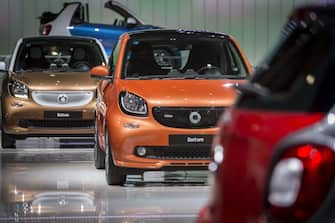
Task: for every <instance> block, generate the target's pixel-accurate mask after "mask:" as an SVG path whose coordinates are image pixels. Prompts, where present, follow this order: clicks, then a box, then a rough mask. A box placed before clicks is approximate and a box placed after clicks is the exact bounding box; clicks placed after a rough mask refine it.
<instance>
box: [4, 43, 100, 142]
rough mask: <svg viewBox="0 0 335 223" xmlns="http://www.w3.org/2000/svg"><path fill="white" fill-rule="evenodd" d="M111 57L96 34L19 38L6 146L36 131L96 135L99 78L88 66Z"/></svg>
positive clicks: (7, 99)
mask: <svg viewBox="0 0 335 223" xmlns="http://www.w3.org/2000/svg"><path fill="white" fill-rule="evenodd" d="M106 61H107V56H106V54H105V52H104V50H103V47H102V45H101V43H100V42H99V41H98V40H96V39H92V38H77V37H32V38H24V39H21V40H19V41H18V43H17V46H16V48H15V49H14V53H13V56H12V59H11V61H10V64H9V69H8V75H7V77H6V78H5V80H4V81H3V92H2V97H1V103H2V138H1V142H2V147H3V148H15V142H16V139H22V138H23V139H24V138H26V137H34V136H38V137H40V136H47V137H49V136H69V135H71V136H72V135H76V136H93V135H94V126H95V122H94V121H95V104H96V88H97V81H94V80H92V79H91V78H90V74H89V70H90V69H91V68H92V67H94V66H97V65H105V64H106Z"/></svg>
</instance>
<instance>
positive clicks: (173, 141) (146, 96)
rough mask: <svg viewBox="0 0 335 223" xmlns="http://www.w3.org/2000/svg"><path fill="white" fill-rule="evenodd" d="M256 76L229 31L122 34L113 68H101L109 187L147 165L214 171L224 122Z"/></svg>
mask: <svg viewBox="0 0 335 223" xmlns="http://www.w3.org/2000/svg"><path fill="white" fill-rule="evenodd" d="M250 73H251V67H250V64H249V63H248V61H247V59H246V56H245V55H244V53H243V52H242V50H241V49H240V47H239V46H238V44H237V43H236V41H235V40H234V39H233V38H232V37H230V36H228V35H225V34H221V33H209V32H196V31H185V30H153V31H139V32H133V33H126V34H124V35H122V36H121V37H120V39H119V41H118V44H117V45H116V46H115V49H114V50H113V55H112V56H111V59H110V67H109V68H108V67H103V66H100V67H95V68H93V69H92V70H91V75H92V77H95V78H100V79H103V81H101V82H100V85H99V87H98V103H97V122H96V123H97V128H96V130H97V132H96V148H95V166H96V168H98V169H101V168H104V167H106V176H107V182H108V184H112V185H121V184H123V183H124V181H125V180H126V175H127V174H128V173H129V174H130V173H131V174H142V173H143V171H145V170H185V169H186V170H195V169H207V165H208V163H209V157H210V147H211V143H212V139H213V136H214V135H215V134H216V132H217V131H218V128H217V125H216V123H217V120H218V118H219V117H220V114H221V113H222V112H223V111H224V109H225V108H226V107H228V106H230V105H231V104H232V103H233V101H234V99H235V97H236V92H235V88H234V87H235V86H236V85H238V84H240V83H242V82H243V81H244V80H245V79H246V78H247V77H248V76H249V74H250Z"/></svg>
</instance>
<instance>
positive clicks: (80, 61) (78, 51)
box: [69, 47, 90, 71]
mask: <svg viewBox="0 0 335 223" xmlns="http://www.w3.org/2000/svg"><path fill="white" fill-rule="evenodd" d="M69 66H70V67H71V68H73V69H79V70H82V71H87V70H89V69H90V64H89V62H88V55H87V53H86V50H85V49H84V48H81V47H79V48H75V49H74V50H73V53H72V56H71V60H70V63H69Z"/></svg>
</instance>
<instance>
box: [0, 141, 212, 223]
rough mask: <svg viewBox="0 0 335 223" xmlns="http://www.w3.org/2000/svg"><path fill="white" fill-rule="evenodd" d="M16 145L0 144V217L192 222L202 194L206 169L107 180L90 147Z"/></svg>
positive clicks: (205, 192)
mask: <svg viewBox="0 0 335 223" xmlns="http://www.w3.org/2000/svg"><path fill="white" fill-rule="evenodd" d="M38 146H40V147H41V146H42V147H43V148H35V149H31V148H27V147H38ZM18 147H20V148H18V149H16V150H2V149H0V156H1V159H0V160H1V161H0V162H1V165H0V167H1V172H0V182H1V183H0V190H1V194H0V222H101V223H103V222H125V223H126V222H127V223H129V222H141V223H142V222H171V223H172V222H182V223H183V222H194V220H195V217H196V213H197V212H198V210H199V208H200V207H201V206H203V205H204V204H205V203H206V201H207V199H208V191H209V186H208V184H207V175H208V173H207V172H175V173H162V172H151V173H145V175H144V179H142V178H141V177H140V176H128V178H127V183H126V184H125V185H124V186H123V187H117V186H107V184H106V181H105V175H104V174H105V173H104V171H103V170H96V169H95V168H94V166H93V162H92V157H93V150H92V149H91V148H80V147H78V146H77V147H78V148H66V149H64V148H56V149H53V148H52V147H59V142H57V141H55V140H44V141H43V140H25V141H20V142H18ZM24 147H26V149H24Z"/></svg>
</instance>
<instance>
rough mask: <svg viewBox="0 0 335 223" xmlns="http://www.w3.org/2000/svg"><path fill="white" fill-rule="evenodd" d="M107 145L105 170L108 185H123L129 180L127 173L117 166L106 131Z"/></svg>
mask: <svg viewBox="0 0 335 223" xmlns="http://www.w3.org/2000/svg"><path fill="white" fill-rule="evenodd" d="M105 137H106V139H105V143H106V147H105V148H106V157H105V168H106V180H107V184H108V185H123V184H124V183H125V182H126V179H127V172H126V169H125V168H122V167H118V166H115V164H114V161H113V155H112V152H111V150H112V147H111V145H110V142H109V132H108V130H106V134H105Z"/></svg>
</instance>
